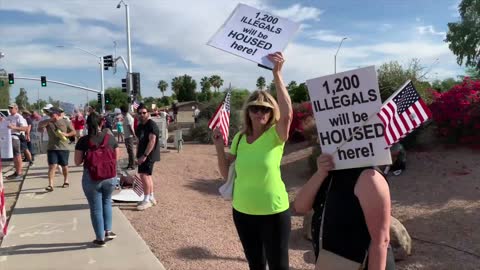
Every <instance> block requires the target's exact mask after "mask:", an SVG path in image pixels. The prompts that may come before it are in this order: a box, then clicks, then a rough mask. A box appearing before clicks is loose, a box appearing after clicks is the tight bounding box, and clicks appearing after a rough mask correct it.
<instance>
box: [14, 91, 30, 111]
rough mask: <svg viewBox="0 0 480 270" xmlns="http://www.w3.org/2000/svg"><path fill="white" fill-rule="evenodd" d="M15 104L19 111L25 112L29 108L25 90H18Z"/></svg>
mask: <svg viewBox="0 0 480 270" xmlns="http://www.w3.org/2000/svg"><path fill="white" fill-rule="evenodd" d="M15 103H17V105H18V108H19V109H20V110H26V109H28V107H29V106H30V104H29V103H28V95H27V90H25V88H20V92H19V93H18V95H17V96H16V97H15Z"/></svg>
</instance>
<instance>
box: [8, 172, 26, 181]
mask: <svg viewBox="0 0 480 270" xmlns="http://www.w3.org/2000/svg"><path fill="white" fill-rule="evenodd" d="M5 178H6V179H7V180H21V179H23V175H18V174H17V173H16V172H15V173H12V174H10V175H9V176H7V177H5Z"/></svg>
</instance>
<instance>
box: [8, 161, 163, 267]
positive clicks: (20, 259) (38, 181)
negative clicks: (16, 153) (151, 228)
mask: <svg viewBox="0 0 480 270" xmlns="http://www.w3.org/2000/svg"><path fill="white" fill-rule="evenodd" d="M70 164H73V152H71V155H70ZM82 171H83V169H82V168H81V167H70V174H69V182H70V187H69V188H62V187H61V185H62V184H63V176H60V175H58V174H57V177H56V178H55V186H54V188H55V190H54V191H53V192H46V191H45V189H44V188H45V187H46V186H47V184H48V178H47V157H46V155H39V156H36V160H35V166H34V167H30V169H29V171H28V174H27V176H26V178H25V181H24V183H23V187H22V191H21V193H20V196H19V198H18V201H17V204H16V206H15V209H14V210H13V214H12V217H11V219H10V223H9V233H8V235H7V237H6V238H5V239H4V240H3V243H2V246H1V249H0V270H4V269H5V270H7V269H8V270H16V269H49V270H50V269H75V270H76V269H89V270H94V269H135V270H136V269H142V270H147V269H160V270H164V269H165V268H164V267H163V265H162V264H161V263H160V262H159V261H158V259H157V258H156V257H155V256H154V255H153V253H152V252H151V251H150V249H149V248H148V246H147V245H146V244H145V242H144V241H143V239H142V238H140V236H139V235H138V233H137V232H136V231H135V229H134V228H133V227H132V225H131V224H130V222H129V221H128V220H127V218H126V217H125V216H124V215H123V213H122V212H121V211H120V210H119V209H118V208H116V207H114V209H113V231H114V232H115V233H116V234H117V235H118V237H117V238H115V239H114V240H112V241H109V242H107V246H106V247H103V248H99V247H95V246H93V244H91V242H92V241H93V240H94V238H95V236H94V232H93V228H92V225H91V222H90V212H89V208H88V204H87V200H86V198H85V196H84V194H83V191H82V187H81V177H82Z"/></svg>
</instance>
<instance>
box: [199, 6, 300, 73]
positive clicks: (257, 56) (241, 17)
mask: <svg viewBox="0 0 480 270" xmlns="http://www.w3.org/2000/svg"><path fill="white" fill-rule="evenodd" d="M299 26H300V24H298V23H296V22H292V21H290V20H287V19H284V18H281V17H279V16H275V15H272V14H270V13H268V12H265V11H261V10H258V9H256V8H253V7H250V6H247V5H244V4H238V5H237V7H236V8H235V9H234V10H233V12H232V14H230V16H229V17H228V19H227V21H226V22H225V23H224V24H223V25H222V26H221V27H220V29H219V30H218V31H217V33H215V35H213V37H212V38H211V39H210V40H209V41H208V43H207V44H208V45H210V46H212V47H215V48H217V49H220V50H223V51H226V52H229V53H232V54H234V55H237V56H240V57H243V58H245V59H248V60H250V61H253V62H256V63H258V64H261V65H263V66H266V67H269V68H273V64H272V62H270V60H268V59H267V55H268V54H270V53H274V52H277V51H280V52H281V51H283V50H284V49H285V47H286V46H287V44H288V41H289V40H290V39H291V38H292V37H293V35H294V34H295V32H296V31H297V30H298V28H299Z"/></svg>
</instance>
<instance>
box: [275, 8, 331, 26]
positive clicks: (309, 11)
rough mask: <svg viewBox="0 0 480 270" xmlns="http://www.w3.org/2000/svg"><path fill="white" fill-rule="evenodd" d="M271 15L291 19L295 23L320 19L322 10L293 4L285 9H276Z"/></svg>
mask: <svg viewBox="0 0 480 270" xmlns="http://www.w3.org/2000/svg"><path fill="white" fill-rule="evenodd" d="M272 12H273V13H275V14H277V15H279V16H281V17H287V18H290V19H292V20H293V21H296V22H301V21H307V20H315V21H318V20H319V19H320V15H321V14H322V13H323V10H320V9H317V8H314V7H304V6H301V5H300V4H294V5H292V6H290V7H288V8H286V9H277V10H273V11H272Z"/></svg>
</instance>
